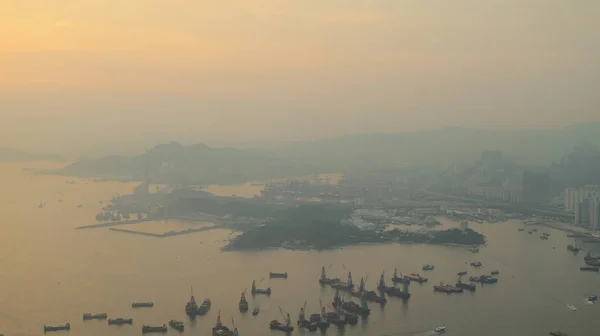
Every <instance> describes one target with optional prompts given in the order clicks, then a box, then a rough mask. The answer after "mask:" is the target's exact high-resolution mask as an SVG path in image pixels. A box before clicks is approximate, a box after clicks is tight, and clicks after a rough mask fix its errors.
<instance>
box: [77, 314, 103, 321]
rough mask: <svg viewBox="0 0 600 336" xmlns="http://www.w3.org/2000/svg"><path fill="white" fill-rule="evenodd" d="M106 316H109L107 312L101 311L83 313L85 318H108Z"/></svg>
mask: <svg viewBox="0 0 600 336" xmlns="http://www.w3.org/2000/svg"><path fill="white" fill-rule="evenodd" d="M106 318H108V315H107V314H106V313H99V314H91V313H85V314H83V319H84V320H106Z"/></svg>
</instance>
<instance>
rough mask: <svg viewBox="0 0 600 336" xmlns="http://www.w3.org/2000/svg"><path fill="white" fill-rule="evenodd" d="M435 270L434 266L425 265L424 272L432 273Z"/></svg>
mask: <svg viewBox="0 0 600 336" xmlns="http://www.w3.org/2000/svg"><path fill="white" fill-rule="evenodd" d="M434 268H435V266H433V265H429V264H427V265H423V271H431V270H433V269H434Z"/></svg>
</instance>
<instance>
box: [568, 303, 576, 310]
mask: <svg viewBox="0 0 600 336" xmlns="http://www.w3.org/2000/svg"><path fill="white" fill-rule="evenodd" d="M566 306H567V308H569V310H571V311H577V307H575V306H574V305H573V304H568V305H566Z"/></svg>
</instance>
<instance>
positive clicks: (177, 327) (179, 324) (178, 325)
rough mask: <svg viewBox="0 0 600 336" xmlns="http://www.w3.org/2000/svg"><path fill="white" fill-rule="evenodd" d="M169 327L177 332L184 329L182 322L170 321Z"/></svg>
mask: <svg viewBox="0 0 600 336" xmlns="http://www.w3.org/2000/svg"><path fill="white" fill-rule="evenodd" d="M169 325H170V326H171V328H173V329H175V330H177V331H181V332H182V331H183V329H184V326H183V322H180V321H175V320H171V321H169Z"/></svg>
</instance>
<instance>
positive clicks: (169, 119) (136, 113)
mask: <svg viewBox="0 0 600 336" xmlns="http://www.w3.org/2000/svg"><path fill="white" fill-rule="evenodd" d="M0 1H1V0H0ZM1 8H2V10H1V11H0V113H1V114H2V117H3V122H2V123H0V134H1V135H0V146H16V147H32V148H42V147H44V146H46V147H48V148H50V147H52V146H53V145H52V144H54V147H57V146H59V144H60V146H62V145H64V143H71V142H72V140H73V139H79V140H81V144H82V145H83V144H84V143H94V142H98V141H105V140H107V139H112V140H114V139H130V140H133V139H135V138H136V137H138V136H140V135H141V134H146V135H147V134H155V133H160V134H163V135H164V134H166V135H169V134H173V135H174V136H175V135H184V136H195V137H196V138H197V139H198V141H207V142H211V141H217V142H218V141H227V140H231V139H233V140H235V141H239V140H245V139H248V140H265V139H271V140H278V139H279V140H295V139H314V138H321V137H327V136H336V135H341V134H348V133H357V132H373V131H388V132H390V131H411V130H419V129H428V128H436V127H444V126H449V125H452V126H455V125H462V126H468V127H494V128H527V127H557V126H561V125H567V124H573V123H577V122H583V121H588V120H600V111H599V106H600V104H599V103H600V99H599V98H598V94H597V91H598V88H600V64H599V62H598V60H599V59H600V20H598V18H599V17H600V1H595V0H580V1H564V0H528V1H522V0H488V1H480V0H453V1H447V0H428V1H422V0H371V1H359V0H344V1H343V0H330V1H322V0H321V1H316V0H305V1H291V0H256V1H250V0H239V1H235V0H234V1H198V0H193V1H192V0H177V1H164V0H144V1H141V0H132V1H116V0H79V1H72V0H53V1H47V0H29V1H11V0H4V1H2V6H1ZM192 125H193V127H192ZM82 138H83V139H82ZM58 140H61V141H58Z"/></svg>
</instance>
